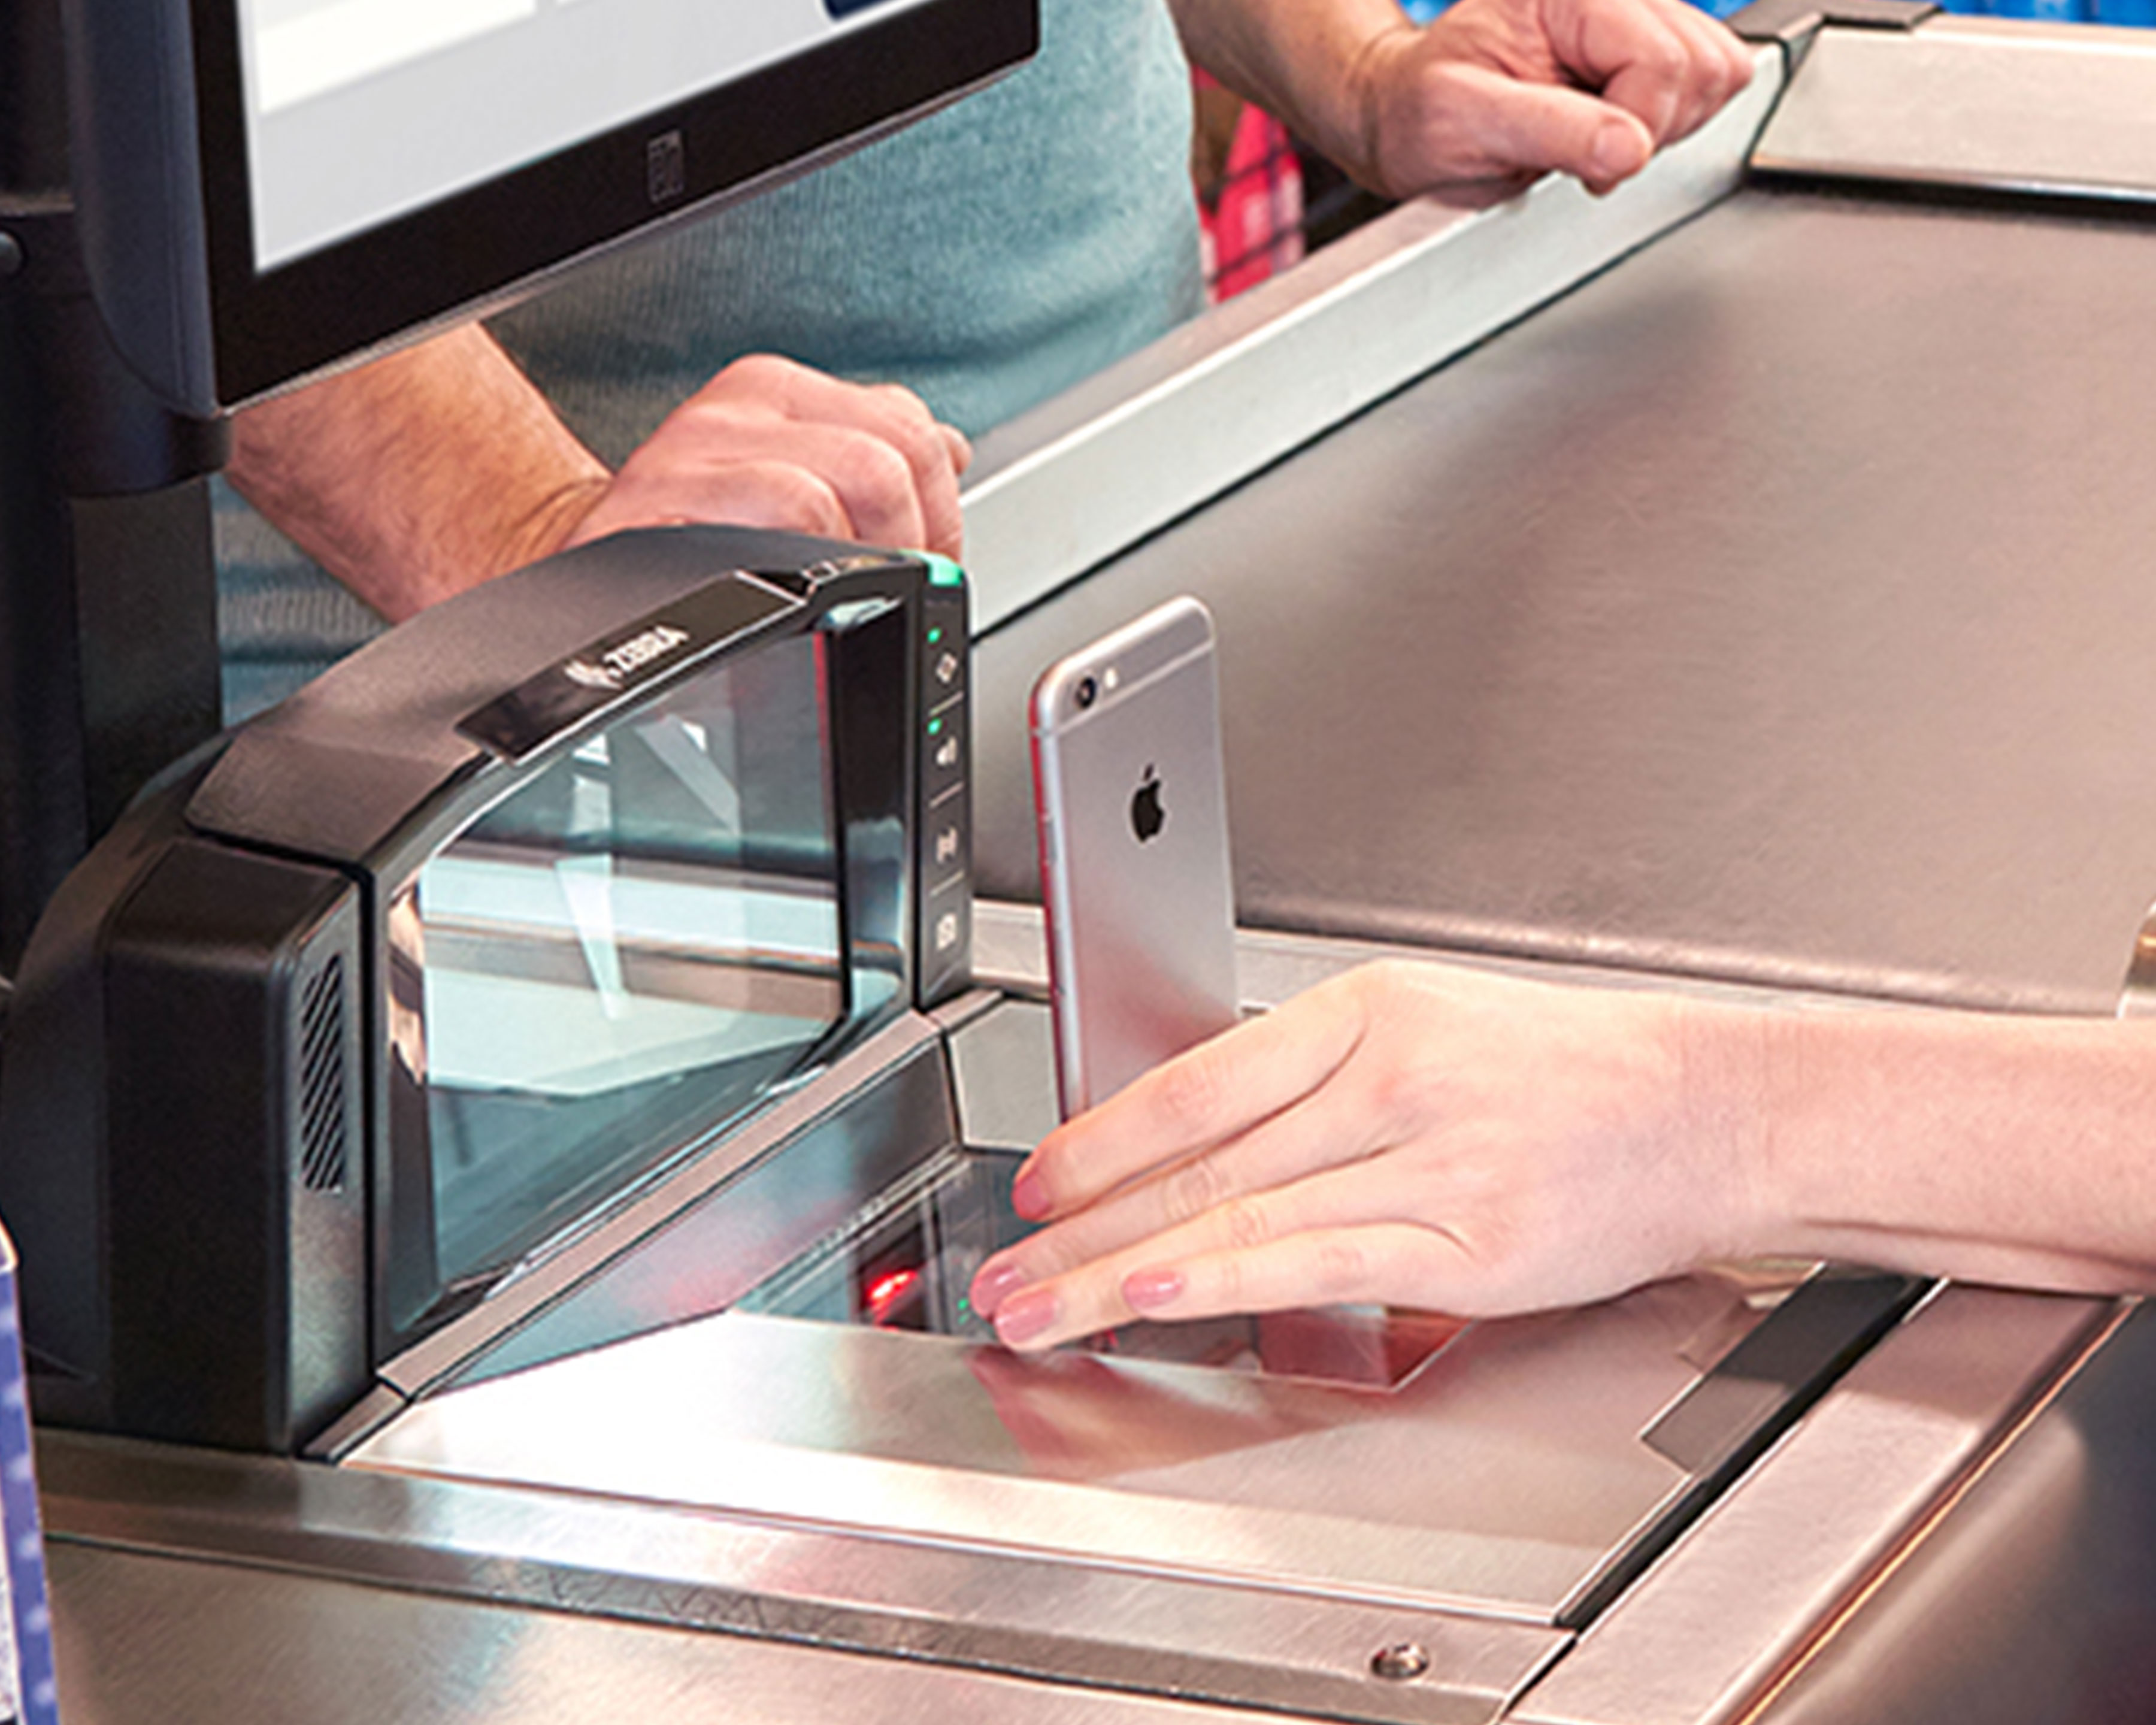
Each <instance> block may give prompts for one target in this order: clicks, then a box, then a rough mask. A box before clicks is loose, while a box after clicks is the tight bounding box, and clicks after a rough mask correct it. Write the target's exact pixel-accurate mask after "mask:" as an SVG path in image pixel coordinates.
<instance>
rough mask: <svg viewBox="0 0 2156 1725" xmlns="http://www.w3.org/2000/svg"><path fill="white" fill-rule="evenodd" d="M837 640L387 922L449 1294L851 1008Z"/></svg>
mask: <svg viewBox="0 0 2156 1725" xmlns="http://www.w3.org/2000/svg"><path fill="white" fill-rule="evenodd" d="M821 656H822V642H821V640H820V639H819V638H814V637H803V638H799V639H790V640H786V641H782V642H778V643H776V644H773V645H770V646H767V647H764V648H762V649H758V650H757V651H756V652H755V653H752V654H750V655H746V656H745V657H743V658H742V659H739V660H731V661H728V662H727V663H726V664H725V665H721V666H719V667H717V668H716V669H714V670H711V671H707V672H706V673H705V674H704V675H701V676H699V677H696V678H695V679H693V680H690V682H688V683H687V684H685V685H683V687H682V688H680V690H678V691H675V693H673V694H672V695H670V696H667V697H666V698H665V699H664V700H663V701H660V702H658V703H655V704H654V706H651V707H649V708H646V709H644V710H643V711H640V712H639V713H637V714H636V715H635V716H633V717H631V718H629V719H626V720H624V721H623V722H621V723H619V724H618V725H616V726H614V727H613V729H611V730H610V731H608V732H604V733H603V734H601V735H599V736H598V737H594V738H593V739H592V740H591V741H590V742H588V743H586V744H585V745H584V746H583V747H582V748H580V749H578V750H577V752H576V753H575V754H574V755H572V756H570V757H565V758H564V759H562V760H561V761H559V762H557V763H556V764H555V765H554V766H552V768H549V769H547V771H546V772H545V773H542V774H541V775H540V776H539V777H538V778H535V779H533V780H531V782H530V783H527V784H526V785H525V786H524V787H523V788H521V789H520V790H519V791H517V792H516V794H515V795H513V796H511V798H508V799H507V800H506V801H505V802H503V803H500V804H499V805H497V806H496V807H495V809H493V810H491V811H490V813H489V814H486V815H485V816H484V817H482V818H481V819H480V820H479V821H477V822H476V823H475V824H473V825H472V826H471V827H470V828H468V829H466V830H465V832H464V833H463V834H461V835H460V836H459V837H458V838H457V839H455V840H454V842H453V843H451V844H450V845H449V846H448V847H447V848H446V849H444V850H442V851H440V852H439V853H438V854H437V855H435V856H434V859H433V860H431V861H429V863H428V864H427V865H426V866H425V867H424V868H423V869H422V870H420V871H419V874H418V876H417V877H416V879H415V880H414V881H413V885H412V886H411V887H410V888H408V890H407V891H405V892H404V893H403V895H401V896H399V897H398V900H397V901H396V902H395V904H394V906H393V911H392V917H391V920H392V927H391V944H392V948H393V964H394V965H395V966H396V968H397V969H398V973H399V974H398V977H397V978H394V979H393V994H394V995H395V996H396V997H398V1000H399V1004H400V1005H402V1004H405V1003H406V1002H408V1001H409V1000H410V999H411V998H412V996H413V992H414V991H413V986H412V984H413V978H414V973H416V979H417V983H418V988H417V991H416V992H417V998H418V1005H419V1008H420V1010H419V1012H418V1014H417V1015H416V1017H415V1016H412V1015H409V1014H407V1015H405V1016H404V1017H403V1021H402V1022H400V1023H395V1024H393V1027H392V1029H393V1042H394V1043H395V1050H396V1054H397V1055H398V1059H399V1060H400V1062H401V1064H402V1065H403V1066H404V1068H405V1069H406V1070H408V1071H409V1072H410V1073H412V1074H413V1076H416V1077H418V1078H419V1079H421V1080H422V1081H423V1085H422V1088H423V1095H424V1097H425V1117H426V1133H427V1140H428V1145H429V1163H430V1168H431V1178H432V1185H433V1210H434V1244H435V1259H436V1263H437V1265H438V1267H439V1274H440V1276H441V1278H442V1280H443V1281H444V1283H453V1282H454V1281H458V1280H459V1279H461V1278H465V1277H469V1276H473V1275H475V1274H479V1273H481V1272H484V1271H489V1270H491V1269H494V1268H496V1267H499V1266H500V1265H502V1264H504V1263H506V1261H509V1260H510V1259H511V1258H512V1257H513V1256H514V1255H516V1254H517V1253H519V1252H521V1250H524V1249H526V1247H527V1246H529V1245H531V1244H532V1243H533V1242H535V1241H536V1240H538V1239H540V1238H542V1237H543V1236H544V1235H546V1234H547V1233H548V1232H550V1231H551V1230H552V1229H553V1228H555V1227H557V1226H558V1225H560V1224H562V1222H563V1221H565V1220H567V1219H570V1218H572V1217H573V1216H575V1215H576V1214H579V1213H581V1212H582V1211H583V1209H585V1208H587V1207H588V1204H590V1203H591V1202H592V1201H593V1199H596V1198H598V1197H600V1196H603V1194H605V1193H606V1192H608V1190H609V1189H613V1188H614V1187H616V1186H618V1185H619V1183H620V1182H621V1181H622V1180H623V1179H624V1178H629V1177H631V1176H633V1175H634V1174H635V1173H637V1172H638V1171H639V1169H641V1168H646V1167H649V1166H651V1165H653V1164H654V1163H656V1162H658V1161H660V1160H663V1159H665V1158H667V1157H668V1156H669V1155H670V1153H674V1152H676V1151H678V1150H680V1149H681V1148H683V1147H685V1146H686V1145H687V1144H689V1143H692V1142H696V1140H697V1139H698V1138H699V1137H701V1136H702V1135H703V1134H704V1133H706V1132H709V1131H711V1130H713V1129H716V1127H719V1126H721V1125H723V1124H724V1123H725V1122H726V1121H727V1120H728V1119H731V1118H732V1117H737V1115H738V1114H739V1113H740V1112H741V1111H742V1110H743V1109H745V1108H747V1107H748V1106H751V1105H752V1104H753V1103H754V1102H755V1101H757V1100H758V1099H759V1098H760V1097H761V1096H763V1095H765V1094H767V1092H768V1091H769V1089H770V1087H771V1086H773V1084H775V1083H777V1082H778V1081H781V1080H782V1079H783V1078H784V1077H786V1076H788V1075H789V1074H790V1073H791V1072H793V1070H795V1069H796V1068H797V1067H798V1065H799V1064H800V1063H801V1061H802V1059H803V1056H804V1055H806V1054H807V1053H808V1051H809V1050H811V1049H813V1048H814V1046H815V1045H817V1044H818V1043H819V1042H820V1041H821V1040H823V1039H824V1036H825V1035H826V1034H828V1033H829V1031H830V1030H831V1029H833V1028H834V1026H835V1025H837V1024H840V1023H841V1022H842V1021H844V1018H845V1016H846V1011H847V1001H848V993H847V983H846V977H845V972H844V956H843V955H844V947H843V944H842V937H841V926H840V908H839V870H838V848H837V845H836V843H835V840H834V821H833V815H832V799H831V788H830V783H829V773H828V768H827V762H828V760H829V752H828V750H827V748H826V747H825V740H826V739H825V730H824V712H823V701H822V675H821V672H822V663H821Z"/></svg>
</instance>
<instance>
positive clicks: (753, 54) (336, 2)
mask: <svg viewBox="0 0 2156 1725" xmlns="http://www.w3.org/2000/svg"><path fill="white" fill-rule="evenodd" d="M64 6H65V9H66V13H67V17H66V28H67V32H68V46H69V80H70V85H71V88H70V92H69V95H70V101H69V106H70V110H71V114H72V129H73V132H74V182H75V185H74V191H75V196H76V200H77V205H78V210H79V216H80V224H81V230H80V231H81V244H82V249H83V256H84V261H85V265H86V268H87V272H88V275H89V277H90V285H91V287H92V290H93V291H94V293H95V297H96V300H97V301H98V304H99V306H100V311H101V312H102V314H103V316H104V319H105V323H106V325H107V326H108V328H109V329H110V332H111V334H112V336H113V340H114V342H115V346H116V347H118V349H119V350H120V352H121V355H122V357H124V358H125V359H126V362H127V363H128V364H129V366H130V367H131V369H132V370H133V371H135V372H136V373H137V374H139V376H140V377H141V378H142V379H143V381H144V382H146V383H147V384H148V385H149V386H150V388H151V390H152V391H153V392H154V393H157V395H158V396H159V397H160V398H162V399H163V400H164V401H165V402H166V403H168V404H169V405H170V406H172V408H177V409H179V410H181V411H182V412H187V413H198V414H207V413H211V412H213V411H214V410H215V409H216V408H219V407H231V406H234V405H236V404H238V403H242V402H244V401H247V400H249V399H251V398H254V397H257V396H259V395H261V394H264V393H266V392H269V391H272V390H274V389H275V388H278V387H279V386H280V385H282V384H285V383H287V382H290V381H291V380H293V379H295V378H298V377H303V376H305V375H306V374H308V373H310V372H315V371H317V370H320V369H321V368H323V367H327V366H330V365H332V364H335V363H336V362H339V361H341V360H343V359H345V358H347V357H350V356H352V355H353V354H356V353H360V352H365V351H366V350H367V349H369V348H371V347H374V346H376V345H377V344H379V343H382V342H384V341H388V340H390V339H392V338H393V337H395V336H398V335H400V334H401V333H403V332H407V331H413V330H414V329H421V328H424V327H425V326H428V325H429V324H430V323H433V322H435V321H440V320H444V319H446V318H448V317H449V316H453V315H456V314H460V313H463V312H465V311H470V310H472V309H474V308H479V307H484V306H486V305H489V304H490V303H494V302H498V301H500V300H505V299H506V298H508V297H510V296H511V295H515V294H516V293H517V292H520V291H521V290H526V289H528V288H529V287H531V285H533V284H535V283H536V282H538V281H541V280H543V279H544V278H545V277H546V276H547V275H548V274H549V273H550V272H552V271H555V270H560V269H562V268H563V267H565V266H566V265H567V264H572V263H573V262H575V261H577V260H578V259H583V258H586V257H588V256H590V255H591V254H594V253H596V252H598V251H600V250H602V249H605V248H607V247H608V246H610V245H612V244H615V243H617V242H619V241H620V240H622V239H625V238H627V237H629V236H630V235H633V234H639V233H641V232H644V231H648V230H649V229H650V228H653V227H654V226H655V225H660V224H664V223H669V222H671V221H676V220H680V219H682V218H685V217H687V216H689V215H691V214H693V213H700V212H702V211H706V210H708V209H710V208H713V207H715V206H716V205H717V204H719V203H723V202H725V201H726V200H729V199H731V198H739V197H742V196H744V195H747V194H748V193H752V192H755V191H757V190H760V189H762V188H764V187H768V186H770V185H772V184H773V183H776V182H778V181H780V180H782V179H783V178H785V177H788V176H790V175H793V174H796V173H798V172H801V171H803V169H804V168H806V167H811V166H814V165H815V164H817V163H819V162H823V161H824V160H826V159H828V158H829V157H833V156H834V155H836V154H839V153H841V152H843V151H846V150H848V149H850V148H852V147H854V146H858V145H860V144H861V143H864V142H865V141H869V140H871V139H873V138H875V137H876V136H879V135H880V134H881V133H883V132H885V131H891V130H892V129H894V128H896V127H897V126H900V125H902V124H903V123H905V122H906V121H908V120H911V119H913V118H916V117H918V116H920V115H921V114H923V113H925V112H927V110H930V109H932V108H933V107H935V106H937V105H939V104H941V103H943V102H945V101H947V100H950V99H952V97H953V96H955V95H958V94H961V93H962V92H964V91H966V90H969V89H971V88H973V87H974V86H976V85H979V84H982V83H983V82H985V81H987V80H989V79H992V78H993V77H994V76H995V75H997V74H998V73H1000V72H1002V71H1004V70H1005V69H1008V68H1009V67H1010V66H1012V65H1014V64H1016V63H1018V62H1019V61H1020V60H1022V59H1024V58H1025V57H1026V56H1027V55H1029V54H1031V53H1032V52H1033V50H1034V47H1035V45H1036V44H1037V39H1038V30H1039V25H1038V17H1037V11H1036V5H1035V0H64Z"/></svg>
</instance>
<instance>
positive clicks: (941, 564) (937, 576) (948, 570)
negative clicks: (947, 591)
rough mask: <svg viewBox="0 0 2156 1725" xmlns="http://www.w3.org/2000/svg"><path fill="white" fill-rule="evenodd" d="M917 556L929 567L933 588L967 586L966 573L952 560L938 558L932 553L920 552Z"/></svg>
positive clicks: (929, 578)
mask: <svg viewBox="0 0 2156 1725" xmlns="http://www.w3.org/2000/svg"><path fill="white" fill-rule="evenodd" d="M916 556H918V557H920V559H921V562H922V563H923V564H925V565H926V566H927V570H928V584H929V585H930V586H931V587H963V586H964V585H965V584H966V572H965V571H964V570H963V569H962V568H960V567H958V566H957V564H956V563H954V562H952V561H951V559H950V558H948V557H938V556H937V554H936V553H935V552H932V551H924V552H916Z"/></svg>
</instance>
